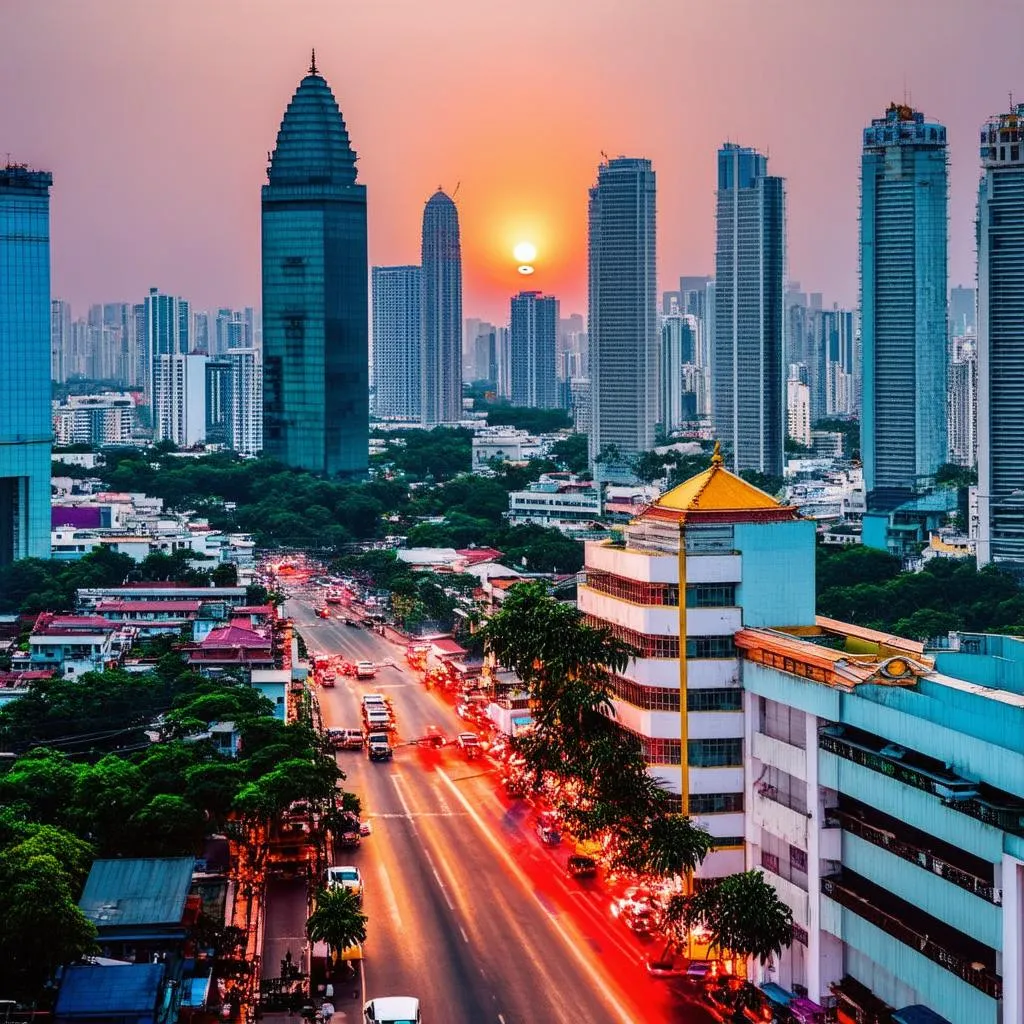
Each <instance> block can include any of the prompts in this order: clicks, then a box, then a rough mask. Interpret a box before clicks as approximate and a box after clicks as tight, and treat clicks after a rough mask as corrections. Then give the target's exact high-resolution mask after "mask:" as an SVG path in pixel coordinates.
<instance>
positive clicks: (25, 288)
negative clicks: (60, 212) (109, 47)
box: [0, 163, 53, 566]
mask: <svg viewBox="0 0 1024 1024" xmlns="http://www.w3.org/2000/svg"><path fill="white" fill-rule="evenodd" d="M52 184H53V175H51V174H50V172H49V171H31V170H29V169H28V168H27V167H24V166H21V165H18V164H11V163H8V164H7V165H6V166H5V167H0V268H2V270H0V367H2V372H0V566H2V565H7V564H8V563H10V562H12V561H14V560H15V559H19V558H30V557H31V558H48V557H49V555H50V445H51V437H52V432H53V425H52V423H51V421H50V361H51V360H50V351H51V314H52V309H51V306H50V186H51V185H52Z"/></svg>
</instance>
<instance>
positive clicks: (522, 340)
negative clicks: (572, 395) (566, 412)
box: [511, 292, 559, 409]
mask: <svg viewBox="0 0 1024 1024" xmlns="http://www.w3.org/2000/svg"><path fill="white" fill-rule="evenodd" d="M558 319H559V317H558V299H556V298H554V297H553V296H551V295H542V294H541V293H540V292H520V293H519V294H518V295H516V296H515V297H514V298H513V299H512V320H511V324H512V326H511V345H512V351H511V364H512V365H511V370H512V404H513V405H518V406H526V407H529V408H532V409H555V408H557V407H558V405H559V401H558V380H557V374H556V366H555V348H556V346H557V341H558Z"/></svg>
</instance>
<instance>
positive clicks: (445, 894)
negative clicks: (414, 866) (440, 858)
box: [420, 843, 455, 910]
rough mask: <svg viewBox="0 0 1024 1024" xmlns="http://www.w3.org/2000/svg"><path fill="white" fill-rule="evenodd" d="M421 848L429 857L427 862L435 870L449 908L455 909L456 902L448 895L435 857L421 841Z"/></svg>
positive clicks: (435, 875) (435, 876)
mask: <svg viewBox="0 0 1024 1024" xmlns="http://www.w3.org/2000/svg"><path fill="white" fill-rule="evenodd" d="M420 848H421V849H422V850H423V855H424V856H425V857H426V858H427V863H428V864H429V865H430V870H431V871H433V872H434V879H435V880H436V882H437V885H438V888H439V889H440V890H441V895H442V896H443V897H444V901H445V903H447V904H448V909H449V910H454V909H455V904H454V903H452V900H451V897H450V896H449V895H448V890H447V889H446V888H445V885H444V882H442V881H441V876H440V875H439V874H438V872H437V868H436V867H435V866H434V858H433V857H431V856H430V851H429V850H428V849H427V848H426V847H425V846H424V845H423V844H422V843H421V844H420Z"/></svg>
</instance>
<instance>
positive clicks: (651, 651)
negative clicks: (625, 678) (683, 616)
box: [583, 615, 679, 658]
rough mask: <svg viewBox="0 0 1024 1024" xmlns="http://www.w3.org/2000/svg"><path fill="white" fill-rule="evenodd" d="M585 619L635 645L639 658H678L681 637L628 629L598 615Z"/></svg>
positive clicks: (589, 624) (588, 623)
mask: <svg viewBox="0 0 1024 1024" xmlns="http://www.w3.org/2000/svg"><path fill="white" fill-rule="evenodd" d="M583 621H584V622H585V623H586V624H587V625H588V626H594V627H595V628H597V629H607V630H609V632H611V634H612V635H613V636H615V637H617V638H618V639H619V640H624V641H625V642H626V643H627V644H630V645H631V646H633V647H635V648H636V650H637V654H636V656H637V657H638V658H678V657H679V637H677V636H664V635H662V634H655V635H653V636H652V635H649V634H647V633H638V632H637V631H636V630H635V629H627V628H626V627H625V626H619V625H616V624H615V623H614V622H606V621H605V620H604V619H599V618H598V617H597V616H596V615H584V616H583Z"/></svg>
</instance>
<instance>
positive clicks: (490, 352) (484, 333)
mask: <svg viewBox="0 0 1024 1024" xmlns="http://www.w3.org/2000/svg"><path fill="white" fill-rule="evenodd" d="M473 366H474V369H475V371H476V372H475V377H476V379H477V380H480V381H483V382H484V383H485V384H489V385H491V386H493V385H495V384H496V383H497V380H498V329H497V327H495V326H494V324H491V323H487V322H486V321H481V322H480V324H479V325H478V326H477V329H476V336H475V337H474V339H473Z"/></svg>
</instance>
